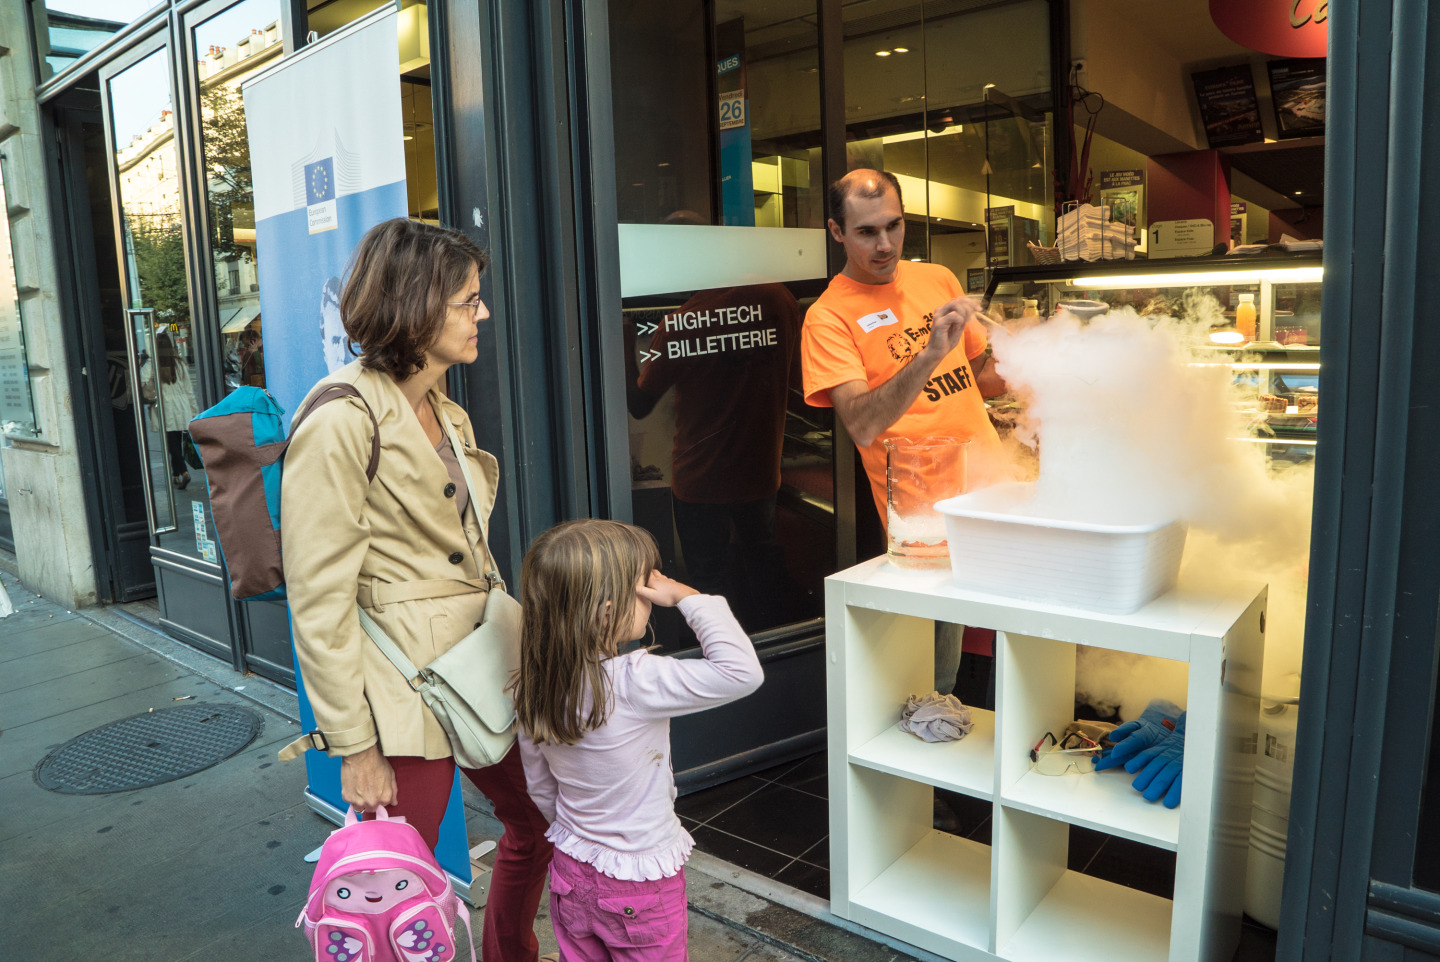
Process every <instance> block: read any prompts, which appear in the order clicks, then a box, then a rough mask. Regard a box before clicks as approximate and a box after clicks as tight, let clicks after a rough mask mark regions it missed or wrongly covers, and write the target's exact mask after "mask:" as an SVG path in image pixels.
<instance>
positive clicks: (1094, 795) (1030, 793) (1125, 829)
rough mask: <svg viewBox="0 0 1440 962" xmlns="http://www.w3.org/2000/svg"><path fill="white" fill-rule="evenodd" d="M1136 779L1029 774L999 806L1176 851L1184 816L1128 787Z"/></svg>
mask: <svg viewBox="0 0 1440 962" xmlns="http://www.w3.org/2000/svg"><path fill="white" fill-rule="evenodd" d="M1134 777H1135V776H1133V775H1131V774H1129V773H1127V772H1125V771H1123V770H1117V771H1113V772H1094V773H1091V774H1089V775H1079V774H1076V773H1075V772H1070V773H1068V774H1065V775H1038V774H1036V773H1035V772H1027V773H1025V775H1023V776H1022V777H1021V778H1020V779H1019V780H1018V781H1017V782H1015V783H1014V784H1013V785H1010V786H1009V787H1007V788H1004V789H1002V790H1001V792H1000V801H1001V803H1002V804H1004V805H1006V806H1008V807H1010V808H1016V809H1019V810H1021V811H1024V812H1030V813H1031V814H1034V815H1044V816H1046V817H1048V818H1054V819H1058V820H1059V821H1062V822H1069V823H1070V824H1071V825H1079V826H1081V827H1082V828H1089V829H1093V830H1095V831H1097V832H1104V833H1106V834H1108V835H1118V836H1120V837H1121V838H1128V839H1130V840H1132V841H1136V842H1141V843H1143V844H1145V845H1153V846H1155V847H1156V848H1163V849H1166V850H1168V851H1171V852H1173V851H1175V850H1176V848H1177V847H1178V845H1179V841H1180V810H1179V809H1178V808H1166V807H1165V806H1164V805H1161V804H1160V803H1159V802H1147V801H1145V799H1144V797H1143V796H1141V794H1140V793H1139V792H1137V791H1135V789H1134V788H1132V787H1131V785H1130V782H1131V781H1132V780H1133V779H1134Z"/></svg>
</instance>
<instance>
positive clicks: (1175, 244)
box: [1149, 218, 1215, 257]
mask: <svg viewBox="0 0 1440 962" xmlns="http://www.w3.org/2000/svg"><path fill="white" fill-rule="evenodd" d="M1149 233H1150V256H1151V257H1184V256H1187V255H1194V254H1208V253H1210V250H1211V248H1213V247H1214V246H1215V225H1213V224H1211V223H1210V221H1208V220H1204V219H1201V218H1195V219H1193V220H1161V221H1156V222H1155V223H1153V224H1151V225H1150V229H1149Z"/></svg>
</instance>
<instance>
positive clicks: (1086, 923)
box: [1000, 871, 1173, 962]
mask: <svg viewBox="0 0 1440 962" xmlns="http://www.w3.org/2000/svg"><path fill="white" fill-rule="evenodd" d="M1172 911H1173V905H1172V903H1171V902H1170V900H1169V899H1162V898H1160V897H1159V896H1156V895H1150V894H1149V893H1146V892H1138V891H1136V890H1135V889H1131V888H1126V887H1125V886H1123V885H1116V884H1115V883H1113V882H1106V881H1104V880H1102V879H1097V878H1093V877H1091V876H1089V875H1082V874H1080V873H1079V872H1068V871H1067V872H1066V873H1065V874H1064V875H1062V876H1061V877H1060V880H1059V881H1057V882H1056V883H1055V885H1054V887H1053V888H1051V889H1050V892H1049V893H1048V894H1047V895H1046V896H1045V898H1044V899H1043V900H1042V901H1041V902H1040V904H1039V905H1038V906H1036V908H1035V911H1033V912H1031V913H1030V915H1029V916H1028V917H1027V918H1026V919H1025V921H1024V922H1023V923H1021V925H1020V928H1019V929H1018V930H1016V932H1015V935H1014V936H1013V937H1011V939H1010V941H1009V942H1007V943H1006V944H1004V945H1002V946H1001V947H1000V957H1001V958H1004V959H1009V960H1011V962H1055V960H1056V959H1065V960H1066V962H1115V960H1117V959H1123V960H1125V962H1164V960H1166V959H1168V958H1169V957H1170V918H1171V913H1172Z"/></svg>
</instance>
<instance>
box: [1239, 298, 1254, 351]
mask: <svg viewBox="0 0 1440 962" xmlns="http://www.w3.org/2000/svg"><path fill="white" fill-rule="evenodd" d="M1235 330H1237V331H1239V332H1240V334H1241V335H1242V336H1243V337H1244V338H1245V340H1247V341H1253V340H1255V295H1254V294H1241V295H1240V304H1239V305H1238V306H1237V307H1236V308H1235Z"/></svg>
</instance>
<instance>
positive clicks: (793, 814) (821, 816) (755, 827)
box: [706, 784, 830, 857]
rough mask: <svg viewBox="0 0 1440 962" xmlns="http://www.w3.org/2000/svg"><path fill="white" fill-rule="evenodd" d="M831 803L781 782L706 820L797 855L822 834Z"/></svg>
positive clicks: (754, 840) (752, 839)
mask: <svg viewBox="0 0 1440 962" xmlns="http://www.w3.org/2000/svg"><path fill="white" fill-rule="evenodd" d="M829 818H830V806H829V804H828V803H827V802H826V801H825V799H823V798H816V797H815V796H814V795H807V794H806V793H805V792H798V791H796V790H795V789H793V788H786V787H785V786H784V785H773V784H772V785H767V786H765V787H764V788H762V789H760V791H758V792H756V793H755V794H753V795H751V796H749V797H748V798H745V799H744V800H742V801H741V802H739V803H738V804H736V805H734V806H732V807H730V808H728V809H726V810H725V811H724V812H722V813H721V814H719V815H717V816H715V817H714V818H712V819H710V820H708V821H707V822H706V824H707V825H710V826H711V827H713V828H718V829H720V830H721V831H722V832H729V833H730V834H731V835H735V836H738V837H740V838H744V839H749V840H750V841H752V842H756V843H758V844H760V845H763V846H765V847H766V848H772V849H774V850H775V851H777V852H784V853H785V854H787V855H791V856H795V857H799V855H800V854H801V853H802V852H804V851H806V850H807V849H809V848H810V847H811V846H812V845H814V844H815V843H816V842H818V841H820V839H822V838H824V837H825V834H826V831H827V827H828V825H829Z"/></svg>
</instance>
